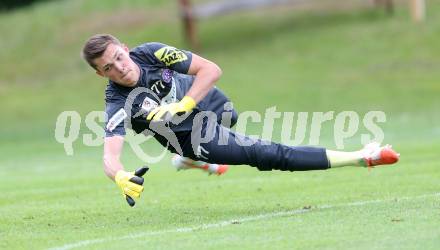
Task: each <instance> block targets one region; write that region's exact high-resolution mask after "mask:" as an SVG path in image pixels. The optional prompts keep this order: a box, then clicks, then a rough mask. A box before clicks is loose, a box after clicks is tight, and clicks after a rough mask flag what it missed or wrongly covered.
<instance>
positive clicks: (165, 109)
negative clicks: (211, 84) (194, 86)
mask: <svg viewBox="0 0 440 250" xmlns="http://www.w3.org/2000/svg"><path fill="white" fill-rule="evenodd" d="M195 107H196V101H195V100H194V99H193V98H192V97H189V96H184V97H183V98H182V100H180V102H176V103H170V104H166V105H162V106H159V107H157V108H155V109H153V110H152V111H151V112H150V113H149V114H148V116H147V121H160V120H171V118H173V117H174V116H175V115H183V114H185V113H186V112H190V111H191V110H192V109H193V108H195Z"/></svg>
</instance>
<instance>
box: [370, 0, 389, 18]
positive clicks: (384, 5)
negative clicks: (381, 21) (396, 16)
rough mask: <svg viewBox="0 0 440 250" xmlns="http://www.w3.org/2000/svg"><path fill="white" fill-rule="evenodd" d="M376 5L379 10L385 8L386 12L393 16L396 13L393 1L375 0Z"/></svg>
mask: <svg viewBox="0 0 440 250" xmlns="http://www.w3.org/2000/svg"><path fill="white" fill-rule="evenodd" d="M374 5H376V7H379V8H384V9H385V12H386V13H387V14H389V15H392V14H393V12H394V3H393V0H374Z"/></svg>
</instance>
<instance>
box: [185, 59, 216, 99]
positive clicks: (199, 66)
mask: <svg viewBox="0 0 440 250" xmlns="http://www.w3.org/2000/svg"><path fill="white" fill-rule="evenodd" d="M188 74H189V75H195V78H194V82H193V85H192V87H191V88H190V89H189V91H188V93H186V95H187V96H190V97H192V98H193V99H194V100H195V101H196V103H198V102H200V101H201V100H202V99H203V98H205V96H206V95H207V94H208V92H209V90H211V88H212V87H213V86H214V85H215V83H216V82H217V81H218V79H220V76H221V75H222V70H221V69H220V67H219V66H218V65H217V64H215V63H213V62H211V61H209V60H208V59H205V58H203V57H201V56H198V55H196V54H193V55H192V61H191V65H190V66H189V70H188Z"/></svg>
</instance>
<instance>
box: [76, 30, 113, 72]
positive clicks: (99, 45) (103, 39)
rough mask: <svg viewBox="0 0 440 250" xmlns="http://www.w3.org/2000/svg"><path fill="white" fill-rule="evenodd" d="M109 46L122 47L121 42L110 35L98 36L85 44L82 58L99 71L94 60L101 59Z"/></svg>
mask: <svg viewBox="0 0 440 250" xmlns="http://www.w3.org/2000/svg"><path fill="white" fill-rule="evenodd" d="M109 44H116V45H121V42H120V41H119V40H118V39H117V38H116V37H114V36H112V35H110V34H96V35H94V36H92V37H90V38H89V39H88V40H87V42H86V43H85V44H84V48H83V50H82V57H83V58H84V60H86V61H87V63H88V64H89V65H90V66H91V67H92V68H94V69H97V68H96V65H95V64H94V63H93V60H95V59H96V58H98V57H101V56H102V54H104V51H105V50H106V49H107V47H108V45H109Z"/></svg>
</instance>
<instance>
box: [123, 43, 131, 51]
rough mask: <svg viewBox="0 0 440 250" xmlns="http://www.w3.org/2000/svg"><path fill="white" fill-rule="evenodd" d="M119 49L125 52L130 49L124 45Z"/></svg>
mask: <svg viewBox="0 0 440 250" xmlns="http://www.w3.org/2000/svg"><path fill="white" fill-rule="evenodd" d="M121 47H122V48H123V49H124V51H125V52H128V51H130V49H129V48H128V47H127V45H125V44H122V45H121Z"/></svg>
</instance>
